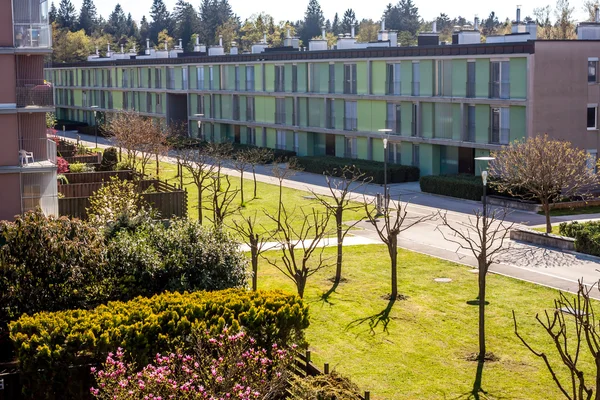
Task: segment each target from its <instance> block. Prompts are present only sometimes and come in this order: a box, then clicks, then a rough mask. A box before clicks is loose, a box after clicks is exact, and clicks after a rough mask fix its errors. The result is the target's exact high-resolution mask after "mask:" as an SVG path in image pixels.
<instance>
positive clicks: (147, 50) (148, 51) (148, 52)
mask: <svg viewBox="0 0 600 400" xmlns="http://www.w3.org/2000/svg"><path fill="white" fill-rule="evenodd" d="M146 55H147V56H149V55H150V39H146Z"/></svg>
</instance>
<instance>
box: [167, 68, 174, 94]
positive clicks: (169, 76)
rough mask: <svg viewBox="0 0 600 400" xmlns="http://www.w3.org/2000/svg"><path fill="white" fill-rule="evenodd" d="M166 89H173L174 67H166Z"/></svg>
mask: <svg viewBox="0 0 600 400" xmlns="http://www.w3.org/2000/svg"><path fill="white" fill-rule="evenodd" d="M167 89H175V68H173V67H168V68H167Z"/></svg>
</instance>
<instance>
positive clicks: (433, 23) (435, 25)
mask: <svg viewBox="0 0 600 400" xmlns="http://www.w3.org/2000/svg"><path fill="white" fill-rule="evenodd" d="M431 32H433V33H437V21H433V22H432V23H431Z"/></svg>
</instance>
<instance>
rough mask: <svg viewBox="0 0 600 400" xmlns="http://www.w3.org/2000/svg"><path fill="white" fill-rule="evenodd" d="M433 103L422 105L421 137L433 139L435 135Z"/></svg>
mask: <svg viewBox="0 0 600 400" xmlns="http://www.w3.org/2000/svg"><path fill="white" fill-rule="evenodd" d="M433 109H434V106H433V103H421V135H422V136H423V137H425V138H432V137H433V136H434V135H433V129H434V124H433V121H434V119H433Z"/></svg>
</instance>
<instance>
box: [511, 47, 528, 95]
mask: <svg viewBox="0 0 600 400" xmlns="http://www.w3.org/2000/svg"><path fill="white" fill-rule="evenodd" d="M510 97H511V98H512V99H525V98H526V97H527V58H525V57H518V58H511V59H510Z"/></svg>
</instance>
